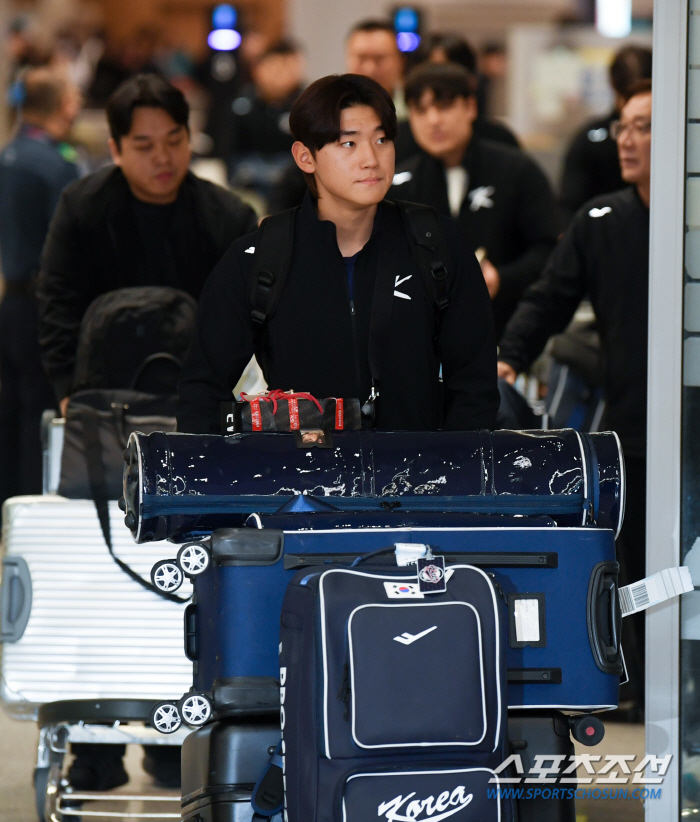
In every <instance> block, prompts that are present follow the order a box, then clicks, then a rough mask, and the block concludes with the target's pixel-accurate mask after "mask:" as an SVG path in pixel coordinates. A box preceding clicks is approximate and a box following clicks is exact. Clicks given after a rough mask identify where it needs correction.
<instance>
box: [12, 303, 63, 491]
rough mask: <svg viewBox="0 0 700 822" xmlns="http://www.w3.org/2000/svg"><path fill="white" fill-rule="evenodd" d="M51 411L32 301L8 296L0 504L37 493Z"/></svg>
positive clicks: (52, 404) (53, 400) (50, 393)
mask: <svg viewBox="0 0 700 822" xmlns="http://www.w3.org/2000/svg"><path fill="white" fill-rule="evenodd" d="M55 407H56V397H55V396H54V392H53V389H52V388H51V385H50V384H49V381H48V379H47V377H46V375H45V374H44V369H43V368H42V367H41V359H40V356H39V322H38V314H37V306H36V301H35V299H34V297H32V296H31V295H29V294H13V293H9V294H6V295H5V297H4V298H3V300H2V302H1V303H0V504H1V503H2V502H4V501H5V500H6V499H7V498H8V497H14V496H17V495H18V494H40V493H41V490H42V484H41V464H42V458H41V415H42V412H43V411H44V410H45V409H47V408H55Z"/></svg>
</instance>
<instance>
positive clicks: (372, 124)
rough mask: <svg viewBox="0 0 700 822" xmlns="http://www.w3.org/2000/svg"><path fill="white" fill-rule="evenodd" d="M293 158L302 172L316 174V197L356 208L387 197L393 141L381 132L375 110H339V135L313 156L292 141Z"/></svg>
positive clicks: (363, 108)
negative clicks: (333, 141) (317, 195)
mask: <svg viewBox="0 0 700 822" xmlns="http://www.w3.org/2000/svg"><path fill="white" fill-rule="evenodd" d="M293 152H294V157H295V159H296V161H297V164H298V165H299V167H300V168H301V169H302V171H306V172H311V173H313V174H314V176H315V177H316V185H317V187H318V194H319V199H324V198H327V199H328V200H335V201H336V202H337V203H338V204H343V205H345V206H348V205H350V206H351V207H355V208H358V209H362V208H367V207H369V206H373V205H376V204H377V203H379V202H380V201H381V200H383V199H384V197H385V196H386V193H387V191H388V190H389V187H390V186H391V181H392V178H393V176H394V144H393V142H392V141H391V140H388V139H387V138H386V137H385V135H384V129H383V128H382V125H381V122H380V120H379V116H378V115H377V112H376V111H375V110H374V109H373V108H371V107H370V106H353V107H352V108H346V109H343V110H342V111H341V113H340V136H339V138H338V140H337V141H336V142H335V143H327V144H326V145H325V146H323V148H321V149H319V150H318V151H317V152H316V156H315V157H314V156H313V155H312V154H311V152H310V151H309V150H308V149H307V148H306V147H305V146H303V145H302V143H295V144H294V148H293Z"/></svg>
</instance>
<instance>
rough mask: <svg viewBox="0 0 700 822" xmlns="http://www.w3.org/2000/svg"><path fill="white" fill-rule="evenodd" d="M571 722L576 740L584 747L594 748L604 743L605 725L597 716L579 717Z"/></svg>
mask: <svg viewBox="0 0 700 822" xmlns="http://www.w3.org/2000/svg"><path fill="white" fill-rule="evenodd" d="M570 722H571V733H572V734H573V737H574V739H575V740H576V741H577V742H580V743H581V744H582V745H588V746H589V747H592V746H593V745H597V744H598V743H599V742H602V741H603V737H604V736H605V725H603V723H602V722H601V721H600V719H598V717H597V716H578V717H576V718H575V719H571V720H570Z"/></svg>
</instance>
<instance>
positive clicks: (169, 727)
mask: <svg viewBox="0 0 700 822" xmlns="http://www.w3.org/2000/svg"><path fill="white" fill-rule="evenodd" d="M150 724H151V726H152V727H153V728H155V729H156V730H157V731H159V732H160V733H162V734H174V733H175V731H177V730H179V729H180V726H181V725H182V716H181V715H180V711H179V710H178V707H177V705H176V704H175V703H174V702H158V703H157V704H156V705H154V706H153V710H152V711H151V719H150Z"/></svg>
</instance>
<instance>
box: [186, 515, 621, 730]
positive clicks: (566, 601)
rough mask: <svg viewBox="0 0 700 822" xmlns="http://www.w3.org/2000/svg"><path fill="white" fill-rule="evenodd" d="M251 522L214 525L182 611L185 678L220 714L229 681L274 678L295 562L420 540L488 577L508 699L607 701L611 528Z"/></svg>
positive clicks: (425, 519)
mask: <svg viewBox="0 0 700 822" xmlns="http://www.w3.org/2000/svg"><path fill="white" fill-rule="evenodd" d="M437 523H439V527H436V526H437ZM251 524H253V525H256V526H258V525H259V526H264V527H259V528H257V527H253V528H241V529H229V530H222V531H219V532H216V533H215V534H214V537H213V538H212V540H211V547H212V563H211V565H210V567H209V568H208V569H207V570H206V571H205V572H204V573H202V574H200V575H198V576H196V577H195V584H194V589H195V596H194V600H193V602H192V604H190V605H189V606H188V609H187V617H186V620H187V623H186V624H187V652H188V655H189V656H190V658H191V659H192V660H193V661H194V668H195V677H194V685H195V688H196V690H197V691H199V692H205V693H210V694H211V693H214V697H215V699H214V701H215V709H216V710H217V711H218V712H219V713H220V715H225V714H226V713H227V712H228V711H229V710H234V711H236V710H238V708H237V707H236V706H237V705H238V703H239V702H240V697H239V696H238V694H239V691H238V690H236V688H235V686H236V683H237V682H238V681H239V679H240V678H250V677H255V678H261V679H260V687H261V688H263V687H269V684H268V686H265V683H266V682H267V683H270V682H272V681H274V680H275V679H276V678H277V677H278V659H277V640H278V631H279V619H280V613H281V608H282V600H283V597H284V592H285V589H286V586H287V584H288V582H289V581H290V579H291V577H292V576H293V573H294V572H295V571H297V570H298V569H299V568H310V569H313V568H315V567H318V566H319V565H324V564H328V563H329V562H331V561H333V562H342V563H345V564H349V563H351V562H352V561H354V559H355V558H357V557H358V556H360V555H363V554H367V553H369V552H371V551H376V550H379V549H382V548H387V547H388V546H392V545H394V544H395V543H421V544H423V543H427V544H430V545H431V546H433V549H434V551H435V553H444V554H445V555H446V558H447V564H448V565H450V564H455V562H459V563H460V564H462V563H468V564H470V565H476V566H478V567H480V568H482V569H483V570H485V571H486V572H488V573H491V574H493V575H494V578H495V580H496V581H497V582H498V584H499V586H500V588H501V590H502V591H503V595H504V597H505V599H506V601H507V602H508V605H509V622H510V624H509V635H510V636H509V641H508V647H507V648H506V656H507V668H508V700H507V701H508V706H509V707H510V708H545V707H547V708H559V709H564V710H576V711H596V710H605V709H611V708H614V707H616V706H617V702H618V688H619V676H620V673H621V671H622V668H621V664H620V648H619V605H618V603H617V586H616V575H617V563H616V562H615V545H614V535H613V533H612V531H609V530H606V529H595V528H557V527H555V526H554V523H553V522H552V521H551V520H550V519H548V518H546V517H541V518H527V517H512V518H507V517H505V518H504V517H502V518H498V517H474V516H471V517H469V516H466V515H459V514H453V515H447V514H442V515H437V514H413V515H410V514H402V513H400V512H393V513H385V514H381V515H376V514H375V515H368V514H347V513H346V514H310V515H309V514H288V515H285V516H271V517H265V516H262V517H260V516H258V515H256V516H254V517H252V518H251ZM383 562H384V563H386V559H385V560H383ZM524 594H526V595H527V596H525V597H522V595H524ZM519 598H520V599H523V598H524V599H526V600H527V601H528V607H529V608H530V609H531V610H530V612H529V614H530V616H532V614H533V613H534V616H535V618H536V624H535V625H534V626H532V625H531V631H534V632H535V634H536V636H533V634H532V633H530V634H527V633H526V634H524V635H521V637H520V641H519V640H518V632H517V628H518V626H517V625H516V616H517V614H516V610H518V609H519V608H520V606H519ZM227 694H229V695H230V694H234V697H229V696H227ZM261 698H262V697H261ZM263 701H264V700H263ZM230 706H232V707H230Z"/></svg>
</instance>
